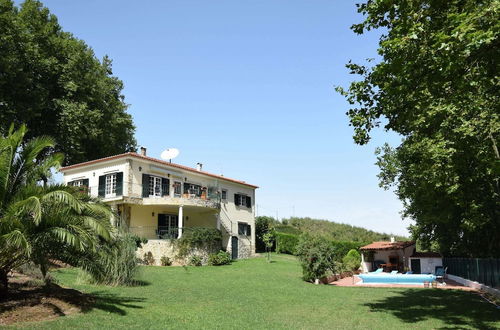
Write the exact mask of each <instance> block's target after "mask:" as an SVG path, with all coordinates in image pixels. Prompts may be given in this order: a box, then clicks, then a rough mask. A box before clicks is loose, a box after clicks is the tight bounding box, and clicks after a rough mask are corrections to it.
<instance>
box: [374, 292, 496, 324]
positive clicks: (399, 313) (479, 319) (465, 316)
mask: <svg viewBox="0 0 500 330" xmlns="http://www.w3.org/2000/svg"><path fill="white" fill-rule="evenodd" d="M391 293H394V294H395V295H393V296H390V297H387V298H384V299H381V300H378V301H374V302H370V303H366V304H365V306H368V307H369V308H370V309H371V311H372V312H384V313H391V314H393V315H394V316H396V317H398V318H399V319H400V320H402V321H403V322H406V323H416V322H419V321H424V320H431V319H437V320H442V321H444V322H446V323H447V324H448V325H449V327H445V329H446V328H449V329H460V328H464V327H466V326H469V327H470V326H472V327H475V328H478V329H497V328H498V326H499V325H500V324H499V323H500V311H499V310H498V309H496V308H495V306H493V305H491V304H489V303H487V302H485V301H483V300H481V298H480V297H479V296H478V295H477V293H474V292H465V291H459V290H438V289H435V290H433V289H408V290H404V291H393V292H391Z"/></svg>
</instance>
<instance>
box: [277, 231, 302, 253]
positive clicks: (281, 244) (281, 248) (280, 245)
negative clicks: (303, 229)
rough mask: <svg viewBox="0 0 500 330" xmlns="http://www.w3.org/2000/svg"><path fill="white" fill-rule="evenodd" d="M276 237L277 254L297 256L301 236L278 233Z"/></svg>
mask: <svg viewBox="0 0 500 330" xmlns="http://www.w3.org/2000/svg"><path fill="white" fill-rule="evenodd" d="M275 237H276V252H277V253H288V254H295V250H296V248H297V244H299V236H297V235H293V234H285V233H281V232H277V233H276V234H275Z"/></svg>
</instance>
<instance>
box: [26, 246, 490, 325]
mask: <svg viewBox="0 0 500 330" xmlns="http://www.w3.org/2000/svg"><path fill="white" fill-rule="evenodd" d="M273 258H274V260H275V262H272V263H267V262H266V260H265V258H255V259H250V260H240V261H237V262H235V263H234V264H232V265H230V266H222V267H208V266H207V267H187V268H182V267H153V266H148V267H143V268H142V269H141V279H142V285H140V286H136V287H103V286H91V285H79V284H76V283H75V281H76V271H75V270H74V269H63V270H59V271H57V272H55V273H54V276H55V277H56V278H57V279H58V280H59V281H60V284H61V285H64V286H69V287H72V288H75V289H78V290H81V291H84V292H86V293H91V294H93V295H94V296H95V303H94V305H93V307H92V308H90V309H88V310H86V311H85V312H84V313H81V314H74V315H69V316H64V317H60V318H58V319H56V320H54V321H46V322H40V323H36V327H37V328H42V329H43V328H46V329H49V328H50V329H68V328H86V329H94V328H100V329H102V328H110V329H111V328H118V327H121V328H141V329H144V328H157V329H160V328H169V329H172V328H174V329H175V328H178V329H208V328H212V329H213V328H218V329H233V328H244V329H249V328H254V329H263V328H272V329H288V328H300V329H320V328H323V329H327V328H328V329H332V328H363V329H366V328H371V329H388V328H392V329H398V328H410V329H431V328H432V329H435V328H498V327H500V310H498V309H496V308H495V307H494V306H493V305H491V304H488V303H486V302H485V301H483V300H482V299H481V298H480V297H479V296H478V295H477V294H474V293H471V292H463V291H455V290H437V289H408V288H357V287H334V286H325V285H320V286H315V285H312V284H309V283H305V282H303V281H302V280H301V279H300V275H301V270H300V266H299V264H298V263H297V261H296V260H295V259H294V258H293V257H291V256H286V255H279V256H274V257H273ZM23 326H26V327H30V328H31V327H33V326H34V324H33V323H25V324H23Z"/></svg>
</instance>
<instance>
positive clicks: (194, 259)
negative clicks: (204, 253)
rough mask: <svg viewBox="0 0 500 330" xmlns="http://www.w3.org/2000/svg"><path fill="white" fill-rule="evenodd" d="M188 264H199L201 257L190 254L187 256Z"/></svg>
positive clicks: (197, 265)
mask: <svg viewBox="0 0 500 330" xmlns="http://www.w3.org/2000/svg"><path fill="white" fill-rule="evenodd" d="M189 265H190V266H196V267H199V266H201V257H200V256H197V255H192V256H191V257H190V258H189Z"/></svg>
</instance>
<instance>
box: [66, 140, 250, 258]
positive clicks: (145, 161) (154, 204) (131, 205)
mask: <svg viewBox="0 0 500 330" xmlns="http://www.w3.org/2000/svg"><path fill="white" fill-rule="evenodd" d="M60 171H61V172H62V173H63V175H64V183H65V184H68V185H73V186H85V187H86V189H88V191H89V194H90V195H91V196H95V197H97V196H99V197H101V198H102V199H103V200H104V202H106V203H107V204H109V205H111V207H112V208H113V210H115V212H116V214H117V215H118V217H117V218H115V219H113V220H112V221H113V222H114V224H115V225H116V226H121V227H124V228H125V229H126V230H128V231H130V232H132V233H134V234H136V235H137V236H139V237H144V238H147V239H148V243H147V244H145V245H143V247H142V249H140V250H139V251H138V256H139V254H141V256H142V255H143V254H144V253H146V252H152V254H153V256H154V258H155V261H156V263H159V260H160V258H161V257H162V256H164V255H166V256H169V257H170V258H172V257H173V256H172V255H169V254H172V253H173V247H172V244H171V241H172V240H173V239H177V238H180V237H181V236H182V234H183V231H185V230H188V229H189V228H192V227H208V228H217V229H219V230H221V232H222V236H223V247H224V248H225V249H226V251H228V252H230V253H231V255H232V258H233V259H237V258H248V257H250V256H252V255H253V254H254V253H255V212H254V211H255V189H257V188H258V187H257V186H254V185H251V184H248V183H246V182H244V181H239V180H234V179H230V178H226V177H224V176H222V175H215V174H211V173H208V172H204V171H202V164H200V163H198V165H197V168H190V167H186V166H182V165H178V164H174V163H171V162H166V161H163V160H159V159H155V158H151V157H148V156H146V148H141V153H140V154H138V153H135V152H128V153H124V154H120V155H115V156H111V157H106V158H101V159H96V160H92V161H88V162H84V163H79V164H74V165H71V166H66V167H63V168H61V169H60ZM141 256H139V257H141Z"/></svg>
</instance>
